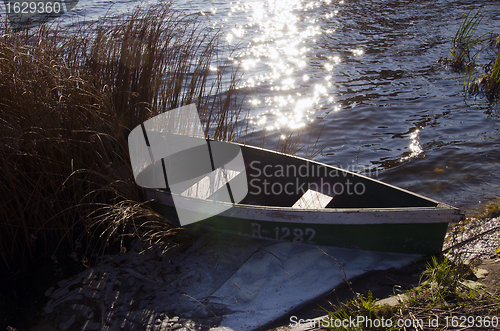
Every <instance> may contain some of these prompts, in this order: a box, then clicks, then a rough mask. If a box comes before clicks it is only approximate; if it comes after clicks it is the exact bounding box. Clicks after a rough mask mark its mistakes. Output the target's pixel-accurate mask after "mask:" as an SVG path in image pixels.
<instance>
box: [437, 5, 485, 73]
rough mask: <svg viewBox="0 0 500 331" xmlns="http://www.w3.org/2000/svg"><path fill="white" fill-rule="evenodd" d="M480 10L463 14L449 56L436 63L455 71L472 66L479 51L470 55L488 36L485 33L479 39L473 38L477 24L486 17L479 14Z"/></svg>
mask: <svg viewBox="0 0 500 331" xmlns="http://www.w3.org/2000/svg"><path fill="white" fill-rule="evenodd" d="M482 9H483V8H480V9H479V10H478V11H477V12H476V13H475V14H472V9H471V10H470V11H469V12H468V13H467V14H464V16H463V19H462V23H461V24H460V27H459V28H458V30H457V32H456V33H455V36H454V37H453V40H452V49H451V52H450V55H449V56H448V57H445V58H440V59H439V60H438V62H440V63H442V64H446V65H449V66H451V67H452V68H454V69H456V70H461V69H465V68H471V67H473V66H474V63H475V59H476V57H477V55H478V54H479V52H480V50H477V51H476V52H475V53H474V54H472V51H473V49H474V48H475V47H476V46H477V45H478V44H479V43H480V42H481V41H482V40H483V38H484V36H486V35H487V34H488V33H485V34H483V35H481V36H479V37H476V36H475V34H476V31H477V28H478V26H479V24H480V23H481V21H482V20H483V18H484V16H485V15H486V14H481V11H482Z"/></svg>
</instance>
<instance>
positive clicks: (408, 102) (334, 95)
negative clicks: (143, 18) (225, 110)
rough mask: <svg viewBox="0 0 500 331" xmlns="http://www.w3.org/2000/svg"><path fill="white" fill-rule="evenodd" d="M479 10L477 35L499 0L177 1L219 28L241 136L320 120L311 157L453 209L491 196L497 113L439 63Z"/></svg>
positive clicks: (498, 168) (499, 177)
mask: <svg viewBox="0 0 500 331" xmlns="http://www.w3.org/2000/svg"><path fill="white" fill-rule="evenodd" d="M110 4H111V2H107V1H91V0H82V1H80V3H79V5H78V8H77V10H76V13H78V14H79V15H80V16H81V17H83V16H84V15H85V17H87V18H93V17H97V16H99V15H103V14H104V13H105V12H106V11H107V10H108V9H109V8H110ZM135 4H136V2H135V1H129V2H128V1H121V2H116V3H114V4H113V7H112V10H115V11H126V10H128V8H131V7H132V6H133V5H135ZM485 5H488V6H487V8H486V10H485V13H486V16H485V18H484V19H483V21H482V23H481V26H480V28H479V30H478V34H479V33H484V32H486V31H489V30H495V32H497V33H500V20H499V14H500V3H499V2H497V1H451V0H449V1H445V0H441V1H428V0H417V1H415V0H411V1H410V0H408V1H401V0H341V1H334V0H332V1H330V0H326V1H301V0H255V1H250V0H247V1H221V0H213V1H204V0H193V1H186V0H184V1H174V7H175V8H177V9H181V10H185V11H189V12H192V13H200V12H201V13H203V14H204V15H206V16H207V17H208V19H209V20H210V23H211V24H212V25H213V26H214V27H220V26H223V27H224V28H225V29H226V35H225V37H226V40H227V42H228V44H229V45H230V46H231V47H232V49H233V50H235V51H234V53H232V54H231V59H230V60H231V61H232V62H233V63H234V64H239V65H240V66H241V68H242V69H243V71H244V76H243V81H242V85H241V91H242V92H243V93H244V95H245V96H246V99H245V104H244V107H245V109H247V110H249V114H250V121H251V122H250V123H251V124H250V128H251V130H252V131H253V132H254V133H255V134H256V135H257V136H260V135H261V133H262V132H263V131H264V133H265V136H266V146H269V147H272V146H275V145H276V144H277V142H278V141H279V140H280V139H286V137H287V135H288V133H289V132H291V131H292V132H298V131H300V130H310V127H311V126H312V125H314V123H319V124H320V126H322V125H324V127H323V133H322V135H321V138H320V140H319V141H318V145H325V146H326V147H325V148H324V150H323V151H322V153H321V154H319V155H318V156H316V160H318V161H321V162H324V163H327V164H331V165H336V166H341V167H343V168H349V169H350V170H354V171H364V172H365V174H367V175H370V176H372V177H376V178H378V179H381V180H383V181H385V182H388V183H391V184H395V185H397V186H400V187H402V188H406V189H409V190H411V191H414V192H416V193H420V194H423V195H426V196H429V197H431V198H434V199H437V200H441V201H443V202H447V203H451V204H453V205H456V206H460V207H471V206H474V205H476V204H477V203H478V202H479V201H482V202H484V201H486V200H488V199H490V198H492V197H494V196H496V192H497V190H498V186H499V184H500V162H499V161H500V151H499V149H498V144H499V142H500V132H499V130H498V129H499V125H500V122H499V114H500V109H499V107H498V105H497V104H492V103H489V102H487V101H486V100H485V99H484V98H483V97H481V96H479V97H477V98H473V97H466V96H465V94H464V92H463V73H460V72H454V71H452V70H450V69H448V68H446V67H445V66H443V65H441V64H439V63H437V61H436V60H437V59H438V58H439V57H441V56H447V55H448V54H449V51H450V48H451V39H452V38H453V36H454V34H455V31H456V30H457V28H458V26H459V24H460V21H461V17H462V15H463V14H464V13H466V12H467V11H469V10H470V9H474V10H476V9H479V8H480V7H482V6H485ZM493 52H494V50H493V49H492V48H490V49H488V48H487V49H485V50H484V51H483V53H482V55H481V57H480V59H479V62H481V61H482V63H487V62H488V61H489V59H492V58H493V57H494V54H493ZM256 143H257V144H258V143H259V142H256Z"/></svg>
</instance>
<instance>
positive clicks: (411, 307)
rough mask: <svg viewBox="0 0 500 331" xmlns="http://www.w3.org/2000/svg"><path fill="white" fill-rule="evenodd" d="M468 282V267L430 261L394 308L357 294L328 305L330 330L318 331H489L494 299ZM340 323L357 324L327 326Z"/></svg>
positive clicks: (499, 296) (496, 305) (494, 321)
mask: <svg viewBox="0 0 500 331" xmlns="http://www.w3.org/2000/svg"><path fill="white" fill-rule="evenodd" d="M474 279H475V276H474V273H473V266H471V265H470V264H468V263H464V262H463V261H461V260H456V261H451V260H449V259H448V258H446V257H442V258H439V259H438V258H436V257H432V258H431V259H430V260H429V262H428V263H427V266H426V269H425V271H424V272H423V273H422V274H421V278H420V284H419V286H417V287H415V288H412V289H410V290H408V291H406V292H404V293H402V294H400V295H399V296H398V297H397V298H398V304H396V305H395V306H389V305H382V304H379V303H378V302H377V301H376V300H375V299H374V298H373V296H372V294H371V293H368V295H366V296H365V295H361V294H357V295H356V296H355V298H354V299H352V300H350V301H348V302H347V303H345V304H344V303H340V304H332V306H331V308H330V309H329V318H330V319H329V320H328V323H327V324H330V325H323V326H326V327H327V328H328V330H401V329H408V330H436V329H460V328H461V329H474V330H490V329H495V328H496V327H497V326H498V325H500V319H499V318H498V316H500V293H498V291H497V293H491V292H489V291H487V290H485V289H484V288H483V287H481V286H480V285H479V284H478V283H477V282H474V281H473V280H474ZM471 316H473V318H474V320H472V319H471V318H470V317H471ZM343 320H346V321H348V320H354V321H359V322H360V323H351V325H348V327H347V328H346V327H345V326H339V325H337V326H335V325H331V324H332V323H331V321H343ZM398 321H399V322H398ZM398 323H399V324H398ZM479 323H482V326H481V327H478V326H479Z"/></svg>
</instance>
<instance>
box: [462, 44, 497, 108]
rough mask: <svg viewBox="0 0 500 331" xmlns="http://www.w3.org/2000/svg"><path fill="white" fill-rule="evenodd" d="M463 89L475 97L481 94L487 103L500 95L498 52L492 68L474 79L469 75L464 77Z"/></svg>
mask: <svg viewBox="0 0 500 331" xmlns="http://www.w3.org/2000/svg"><path fill="white" fill-rule="evenodd" d="M465 88H466V89H467V91H468V92H469V93H470V94H472V95H476V94H478V93H479V92H483V93H484V95H485V96H486V98H487V99H488V100H489V101H493V100H496V99H497V98H498V96H499V95H500V50H499V51H498V53H497V56H496V59H495V62H494V64H493V68H492V69H491V71H489V72H486V73H485V74H483V75H481V76H480V77H478V78H476V79H472V78H471V75H470V74H469V77H466V81H465Z"/></svg>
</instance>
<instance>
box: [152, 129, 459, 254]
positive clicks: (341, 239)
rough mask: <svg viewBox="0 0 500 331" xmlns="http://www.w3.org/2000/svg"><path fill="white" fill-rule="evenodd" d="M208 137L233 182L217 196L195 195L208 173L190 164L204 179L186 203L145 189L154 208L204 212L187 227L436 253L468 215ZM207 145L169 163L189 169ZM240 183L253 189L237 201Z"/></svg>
mask: <svg viewBox="0 0 500 331" xmlns="http://www.w3.org/2000/svg"><path fill="white" fill-rule="evenodd" d="M148 135H149V133H148ZM207 143H208V144H209V146H210V148H211V150H212V151H217V150H219V151H224V153H223V154H224V155H222V156H219V157H213V156H212V155H211V156H210V157H211V158H212V160H211V162H212V168H213V169H224V171H225V172H224V176H225V177H224V179H225V180H224V181H223V182H224V184H227V185H218V186H217V189H216V191H215V192H212V193H211V194H210V196H207V195H206V194H205V196H204V197H200V196H199V194H198V195H197V193H196V192H194V194H193V188H196V187H198V188H200V187H202V186H203V185H202V184H201V183H202V182H203V181H204V179H205V180H206V181H209V180H208V179H207V178H209V177H208V176H205V177H203V176H204V174H201V173H198V174H189V170H185V171H186V172H187V173H188V174H187V176H188V177H196V176H198V177H197V182H196V185H198V186H196V185H194V186H193V182H190V183H189V184H188V185H187V186H186V187H185V188H183V190H184V191H183V194H182V195H183V198H184V200H186V201H188V202H189V203H187V204H185V206H184V207H183V205H182V204H180V203H175V202H174V200H175V197H176V194H174V193H172V192H171V191H172V190H170V189H169V188H168V187H167V188H166V189H156V188H145V191H146V194H147V196H148V199H150V200H151V205H152V206H153V208H154V209H155V210H156V211H157V212H159V213H161V214H162V215H164V216H165V217H167V218H168V219H169V220H175V219H177V218H178V216H179V214H178V213H179V212H181V211H182V212H189V213H191V214H193V215H196V217H197V218H198V219H201V221H198V222H195V223H193V224H189V225H187V226H186V228H192V229H196V228H199V227H210V228H213V229H216V230H218V231H223V232H229V233H234V234H239V235H246V236H253V237H259V238H261V237H263V238H271V239H277V240H286V241H292V242H304V243H310V244H314V245H327V246H338V247H346V248H355V249H362V250H373V251H385V252H398V253H408V254H435V253H439V252H441V249H442V244H443V240H444V236H445V233H446V231H447V227H448V223H450V222H453V221H457V220H459V219H460V218H461V217H462V216H461V214H460V212H459V210H458V209H457V208H455V207H452V206H449V205H446V204H443V203H440V202H438V201H435V200H432V199H429V198H426V197H423V196H421V195H418V194H414V193H412V192H409V191H406V190H404V189H400V188H397V187H395V186H392V185H389V184H385V183H382V182H380V181H378V180H374V179H372V178H368V177H365V176H362V175H359V174H356V173H353V172H349V171H346V170H343V169H339V168H336V167H332V166H329V165H325V164H321V163H318V162H315V161H311V160H306V159H303V158H300V157H294V156H289V155H285V154H282V153H277V152H273V151H270V150H265V149H261V148H256V147H251V146H245V145H240V144H235V143H228V142H219V141H211V140H207ZM202 147H203V146H198V147H193V148H191V149H189V150H184V151H180V152H178V153H175V154H173V155H170V156H169V157H168V158H166V159H165V160H163V161H162V162H164V163H163V167H165V164H167V165H168V167H167V168H168V169H175V168H176V167H177V168H179V169H182V170H184V168H183V167H186V165H189V164H196V162H197V158H198V157H199V155H200V154H199V153H200V152H202V149H201V148H202ZM237 157H242V159H243V162H241V163H239V165H238V162H231V160H235V159H236V158H237ZM233 167H234V168H233ZM238 167H239V168H238ZM241 167H244V169H242V168H241ZM164 170H165V168H164ZM145 173H147V169H146V171H145ZM228 173H229V174H232V175H230V176H228ZM195 175H196V176H195ZM203 178H204V179H203ZM212 179H213V176H212ZM168 184H171V185H174V184H175V185H177V183H167V186H168ZM235 184H237V185H238V186H239V187H241V185H247V187H248V190H247V191H245V193H246V195H242V194H240V195H241V197H240V198H241V199H236V201H235V200H234V199H233V195H232V194H231V190H232V189H233V191H236V190H234V188H235ZM200 185H201V186H200ZM194 191H199V190H194ZM177 192H179V191H177ZM189 192H191V193H189ZM220 192H223V193H224V194H226V195H227V192H229V196H230V197H231V200H228V199H211V197H213V196H217V195H218V194H220ZM188 193H189V194H188ZM177 195H178V194H177ZM176 201H178V200H176ZM214 205H218V206H219V207H220V210H223V211H222V212H220V213H218V214H216V215H213V213H212V214H207V215H206V216H207V218H205V216H204V215H203V213H204V212H205V211H206V210H211V209H213V208H214ZM196 217H195V218H196Z"/></svg>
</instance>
